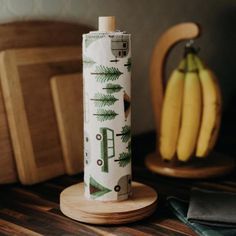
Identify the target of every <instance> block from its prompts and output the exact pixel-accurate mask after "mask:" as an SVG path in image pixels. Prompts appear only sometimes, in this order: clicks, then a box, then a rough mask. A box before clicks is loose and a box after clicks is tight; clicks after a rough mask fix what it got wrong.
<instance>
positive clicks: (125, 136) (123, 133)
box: [116, 125, 131, 143]
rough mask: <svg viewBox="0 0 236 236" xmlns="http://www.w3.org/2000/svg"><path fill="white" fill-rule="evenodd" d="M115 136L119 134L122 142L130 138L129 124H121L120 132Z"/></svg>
mask: <svg viewBox="0 0 236 236" xmlns="http://www.w3.org/2000/svg"><path fill="white" fill-rule="evenodd" d="M116 136H121V140H122V142H123V143H127V142H128V141H129V139H130V138H131V127H130V126H129V125H125V126H123V127H122V130H121V132H120V133H119V134H116Z"/></svg>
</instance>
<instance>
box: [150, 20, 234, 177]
mask: <svg viewBox="0 0 236 236" xmlns="http://www.w3.org/2000/svg"><path fill="white" fill-rule="evenodd" d="M199 35H200V28H199V26H198V25H197V24H196V23H193V22H188V23H181V24H178V25H175V26H173V27H171V28H169V29H168V30H167V31H165V32H164V33H163V34H162V35H161V37H160V38H159V40H158V41H157V43H156V45H155V47H154V50H153V54H152V58H151V64H150V88H151V97H152V106H153V112H154V122H155V127H156V135H157V138H156V152H155V153H152V154H149V155H148V156H147V158H146V166H147V167H148V168H149V169H150V170H151V171H153V172H156V173H159V174H162V175H166V176H172V177H179V178H192V179H196V178H208V177H214V176H219V175H222V174H226V173H229V172H230V171H232V170H233V168H234V167H235V162H234V159H232V158H231V157H227V156H224V157H223V156H222V154H218V153H214V152H213V153H212V154H211V155H210V156H209V157H207V158H206V159H196V160H193V161H190V162H187V163H184V164H183V163H180V162H178V161H174V162H171V163H168V162H164V161H163V160H162V159H161V157H160V155H159V151H158V149H159V135H160V122H161V110H162V103H163V96H164V70H165V64H166V60H167V57H168V54H169V53H170V52H171V49H173V47H174V46H175V45H176V44H177V43H179V42H181V41H184V40H190V39H194V38H197V37H198V36H199Z"/></svg>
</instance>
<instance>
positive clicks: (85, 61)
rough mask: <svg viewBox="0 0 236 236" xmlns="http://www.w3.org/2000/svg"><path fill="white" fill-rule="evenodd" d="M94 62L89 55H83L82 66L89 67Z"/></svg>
mask: <svg viewBox="0 0 236 236" xmlns="http://www.w3.org/2000/svg"><path fill="white" fill-rule="evenodd" d="M94 64H95V61H93V59H91V58H90V57H87V56H85V55H84V56H83V67H84V68H88V67H91V66H93V65H94Z"/></svg>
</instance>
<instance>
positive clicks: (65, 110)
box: [51, 73, 84, 174]
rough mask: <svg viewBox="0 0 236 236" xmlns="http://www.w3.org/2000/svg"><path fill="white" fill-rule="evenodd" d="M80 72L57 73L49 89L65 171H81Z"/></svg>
mask: <svg viewBox="0 0 236 236" xmlns="http://www.w3.org/2000/svg"><path fill="white" fill-rule="evenodd" d="M82 79H83V78H82V74H81V73H78V74H70V75H57V76H55V77H53V78H52V79H51V89H52V95H53V101H54V107H55V111H56V117H57V123H58V127H59V134H60V139H61V144H62V151H63V158H64V162H65V168H66V172H67V173H68V174H76V173H78V172H81V171H83V163H84V162H83V81H82Z"/></svg>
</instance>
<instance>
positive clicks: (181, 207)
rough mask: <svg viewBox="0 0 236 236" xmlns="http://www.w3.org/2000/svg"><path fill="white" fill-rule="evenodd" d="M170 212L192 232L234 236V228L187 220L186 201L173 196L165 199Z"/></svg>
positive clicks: (209, 235)
mask: <svg viewBox="0 0 236 236" xmlns="http://www.w3.org/2000/svg"><path fill="white" fill-rule="evenodd" d="M167 201H168V203H169V206H170V208H171V210H172V212H173V213H174V214H175V215H176V217H177V218H178V219H179V220H181V221H182V222H183V223H185V224H186V225H187V226H189V227H190V228H192V230H193V231H194V232H196V233H197V234H198V235H202V236H236V228H223V227H216V226H208V225H203V224H199V223H194V222H190V221H188V220H187V212H188V202H185V201H183V200H180V199H178V198H175V197H169V198H168V199H167Z"/></svg>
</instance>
